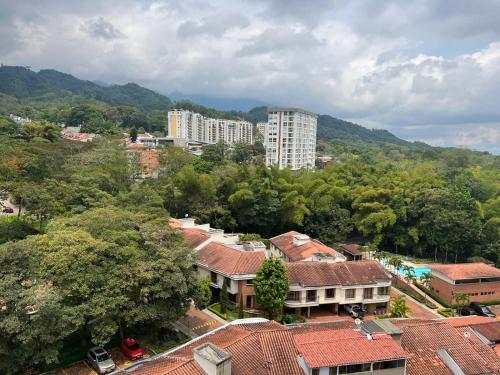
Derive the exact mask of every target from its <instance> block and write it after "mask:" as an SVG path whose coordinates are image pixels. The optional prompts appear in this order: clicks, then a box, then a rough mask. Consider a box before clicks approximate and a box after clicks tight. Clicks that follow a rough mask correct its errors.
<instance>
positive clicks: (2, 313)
mask: <svg viewBox="0 0 500 375" xmlns="http://www.w3.org/2000/svg"><path fill="white" fill-rule="evenodd" d="M0 145H1V147H0V191H1V192H2V195H3V198H6V197H10V199H11V200H13V201H14V202H15V203H16V204H18V205H20V206H22V207H23V208H24V209H26V210H27V214H21V215H20V217H19V218H17V217H16V216H11V217H9V218H2V220H0V240H1V242H2V243H3V244H1V245H0V317H1V319H0V372H1V373H7V374H9V373H17V372H20V371H21V370H22V369H23V368H26V367H30V366H37V367H38V368H40V369H43V368H45V366H47V365H49V364H53V363H56V362H57V361H58V359H59V358H60V357H59V355H60V351H63V352H64V353H65V355H67V350H66V349H67V348H65V347H64V344H65V343H66V342H68V338H69V337H70V336H71V337H73V336H74V335H77V336H78V337H80V341H81V345H82V347H83V348H86V347H88V343H89V342H90V341H91V342H92V343H93V344H94V345H105V344H106V343H108V342H110V340H112V339H113V338H114V337H116V335H118V334H120V333H121V334H123V332H124V331H127V332H142V331H144V330H147V331H148V332H156V333H159V332H161V331H162V330H163V329H164V328H168V326H169V323H170V322H173V321H176V320H177V319H178V318H179V317H181V316H182V315H183V314H184V313H185V312H186V311H187V309H188V307H189V305H190V301H191V300H194V301H195V303H196V305H197V306H205V305H207V304H208V300H209V299H210V297H209V296H207V295H205V292H206V288H205V287H204V286H203V285H202V282H200V281H199V280H198V277H197V274H196V272H195V270H194V269H193V267H192V264H193V261H194V254H193V253H192V252H191V251H190V250H189V249H188V248H187V246H186V245H185V242H184V241H183V240H182V239H181V238H180V237H179V236H178V234H177V233H176V232H175V231H174V230H172V229H171V228H170V226H169V216H168V212H167V211H165V209H164V208H163V200H162V198H161V197H160V196H159V195H158V194H157V193H156V192H154V191H153V190H152V189H151V188H150V186H148V185H147V184H139V185H134V184H133V182H132V179H131V177H130V176H132V171H131V170H130V166H129V162H128V159H127V157H126V155H125V153H124V149H123V147H122V146H121V144H120V142H118V141H116V140H113V139H111V138H107V139H105V138H102V139H100V140H98V141H95V142H93V143H92V144H81V143H78V142H66V141H63V140H59V139H57V138H55V139H53V140H52V142H51V141H49V140H46V139H45V140H44V141H40V140H38V139H37V138H25V139H24V138H23V139H20V140H16V139H14V138H12V137H5V136H2V137H0ZM158 339H159V337H158ZM70 341H71V340H70ZM72 342H73V341H72ZM61 359H63V358H61Z"/></svg>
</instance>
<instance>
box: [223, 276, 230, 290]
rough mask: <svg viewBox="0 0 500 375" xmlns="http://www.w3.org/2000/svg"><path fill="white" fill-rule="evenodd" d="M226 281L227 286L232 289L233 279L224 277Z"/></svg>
mask: <svg viewBox="0 0 500 375" xmlns="http://www.w3.org/2000/svg"><path fill="white" fill-rule="evenodd" d="M224 281H225V282H226V286H227V288H228V289H231V279H229V278H227V277H224Z"/></svg>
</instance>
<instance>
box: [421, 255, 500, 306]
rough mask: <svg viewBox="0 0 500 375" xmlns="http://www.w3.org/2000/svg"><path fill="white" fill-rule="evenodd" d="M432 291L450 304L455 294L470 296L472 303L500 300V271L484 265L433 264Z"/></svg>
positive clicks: (454, 301)
mask: <svg viewBox="0 0 500 375" xmlns="http://www.w3.org/2000/svg"><path fill="white" fill-rule="evenodd" d="M429 268H430V269H431V274H432V280H431V285H430V289H431V291H432V292H433V293H435V294H436V295H437V296H439V297H440V298H442V299H443V300H444V301H445V302H447V303H449V304H456V300H455V297H454V296H455V294H456V293H463V294H466V295H468V297H469V300H470V302H488V301H495V300H500V269H498V268H496V267H493V266H489V265H487V264H484V263H461V264H431V265H429Z"/></svg>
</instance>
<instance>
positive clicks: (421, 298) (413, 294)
mask: <svg viewBox="0 0 500 375" xmlns="http://www.w3.org/2000/svg"><path fill="white" fill-rule="evenodd" d="M393 286H394V287H395V288H396V289H398V290H400V291H402V292H403V293H405V294H407V295H409V296H410V297H411V298H413V299H414V300H416V301H418V302H420V303H421V304H423V305H425V306H427V307H428V308H430V309H436V308H437V306H436V305H434V304H433V303H432V302H431V301H428V300H426V299H425V297H424V296H422V295H420V294H418V293H417V292H415V291H413V290H410V289H408V288H405V287H403V286H401V285H393Z"/></svg>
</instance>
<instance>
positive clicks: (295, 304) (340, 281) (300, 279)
mask: <svg viewBox="0 0 500 375" xmlns="http://www.w3.org/2000/svg"><path fill="white" fill-rule="evenodd" d="M287 268H288V280H289V284H290V292H289V294H288V297H287V299H286V300H285V308H287V309H289V310H293V312H294V313H295V314H298V315H305V316H310V315H311V312H313V311H314V309H316V308H319V307H321V309H325V308H327V309H328V310H329V311H331V312H332V313H334V314H336V313H338V312H339V311H341V310H342V307H343V306H344V305H352V304H358V305H363V306H364V307H365V308H366V309H367V312H368V313H369V314H385V313H386V312H387V310H388V308H389V301H390V291H391V276H390V275H389V274H387V272H386V271H385V270H384V268H383V267H382V266H381V265H380V264H379V263H377V262H375V261H359V262H344V263H325V262H297V263H287Z"/></svg>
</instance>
